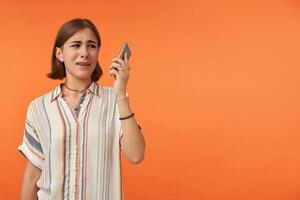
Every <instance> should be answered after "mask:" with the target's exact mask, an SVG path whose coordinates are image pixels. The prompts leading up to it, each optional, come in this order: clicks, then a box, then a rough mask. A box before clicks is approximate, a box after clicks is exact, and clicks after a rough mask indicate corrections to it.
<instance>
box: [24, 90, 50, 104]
mask: <svg viewBox="0 0 300 200" xmlns="http://www.w3.org/2000/svg"><path fill="white" fill-rule="evenodd" d="M54 92H55V89H54V90H51V91H48V92H46V93H44V94H41V95H39V96H37V97H35V98H33V99H32V100H31V101H30V102H29V107H32V106H33V105H43V104H44V105H45V104H47V103H51V101H52V99H53V93H54Z"/></svg>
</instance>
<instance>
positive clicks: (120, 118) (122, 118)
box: [119, 113, 134, 120]
mask: <svg viewBox="0 0 300 200" xmlns="http://www.w3.org/2000/svg"><path fill="white" fill-rule="evenodd" d="M133 116H134V113H132V114H131V115H129V116H127V117H119V120H124V119H128V118H131V117H133Z"/></svg>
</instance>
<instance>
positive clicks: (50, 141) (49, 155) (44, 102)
mask: <svg viewBox="0 0 300 200" xmlns="http://www.w3.org/2000/svg"><path fill="white" fill-rule="evenodd" d="M43 111H44V115H45V116H46V119H47V125H48V126H47V129H48V130H49V152H48V159H49V166H48V173H49V175H48V176H49V186H48V190H49V191H50V192H51V181H52V179H51V159H52V157H51V144H52V138H51V135H52V133H51V131H52V130H51V126H50V120H49V116H48V113H47V111H46V98H45V96H44V97H43Z"/></svg>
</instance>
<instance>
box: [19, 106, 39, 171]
mask: <svg viewBox="0 0 300 200" xmlns="http://www.w3.org/2000/svg"><path fill="white" fill-rule="evenodd" d="M33 115H34V112H33V110H32V106H31V104H30V105H29V107H28V110H27V116H26V122H25V127H24V135H23V141H22V143H21V145H20V146H19V147H18V150H19V151H20V152H21V153H22V154H23V155H24V156H25V157H26V158H27V160H29V161H30V162H31V163H32V164H33V165H35V166H36V167H38V168H40V169H42V166H43V162H44V154H43V149H42V145H41V143H40V140H39V133H38V132H37V130H36V128H35V126H34V121H33V119H34V118H33Z"/></svg>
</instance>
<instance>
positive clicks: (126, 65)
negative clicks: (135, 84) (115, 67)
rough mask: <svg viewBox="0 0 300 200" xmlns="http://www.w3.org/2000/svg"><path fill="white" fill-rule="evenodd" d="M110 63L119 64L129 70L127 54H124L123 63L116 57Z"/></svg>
mask: <svg viewBox="0 0 300 200" xmlns="http://www.w3.org/2000/svg"><path fill="white" fill-rule="evenodd" d="M112 61H113V62H116V63H119V64H121V65H122V66H124V67H125V68H127V69H128V68H130V66H129V61H128V59H127V52H126V53H125V61H124V60H122V59H121V58H118V57H117V58H114V59H112Z"/></svg>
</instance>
